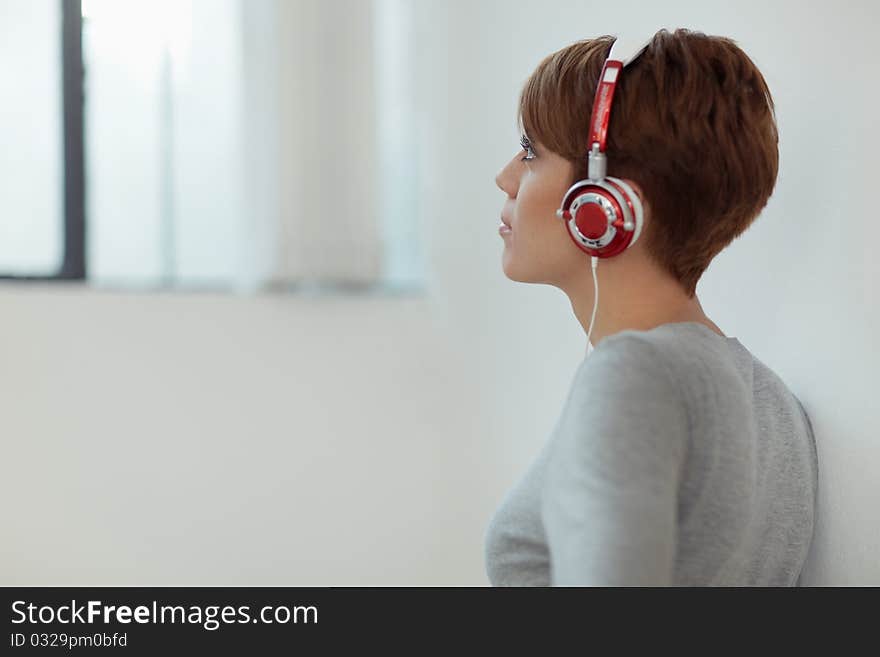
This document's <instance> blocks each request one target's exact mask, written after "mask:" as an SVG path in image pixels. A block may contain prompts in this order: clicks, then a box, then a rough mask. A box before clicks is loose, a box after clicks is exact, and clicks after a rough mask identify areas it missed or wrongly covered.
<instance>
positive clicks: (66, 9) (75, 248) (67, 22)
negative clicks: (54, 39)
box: [0, 0, 86, 281]
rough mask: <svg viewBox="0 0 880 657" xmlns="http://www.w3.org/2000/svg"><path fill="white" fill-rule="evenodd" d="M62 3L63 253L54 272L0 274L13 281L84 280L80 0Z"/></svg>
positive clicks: (83, 173)
mask: <svg viewBox="0 0 880 657" xmlns="http://www.w3.org/2000/svg"><path fill="white" fill-rule="evenodd" d="M59 1H60V3H61V60H62V61H61V70H62V111H63V122H64V123H63V131H62V132H63V140H64V255H63V259H62V261H61V266H60V268H59V270H58V272H57V273H56V274H51V275H43V276H26V275H17V274H0V279H4V280H16V281H47V280H74V281H75V280H85V278H86V261H85V246H86V221H85V219H86V217H85V214H86V213H85V147H84V123H83V96H84V94H83V75H84V69H83V56H82V1H81V0H59Z"/></svg>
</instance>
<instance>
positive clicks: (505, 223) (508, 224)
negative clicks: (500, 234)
mask: <svg viewBox="0 0 880 657" xmlns="http://www.w3.org/2000/svg"><path fill="white" fill-rule="evenodd" d="M501 223H502V224H504V225H505V226H507V227H508V228H510V227H511V226H510V222H509V221H508V220H507V217H505V216H504V215H503V214H502V215H501Z"/></svg>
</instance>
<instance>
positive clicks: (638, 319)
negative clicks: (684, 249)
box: [563, 256, 724, 349]
mask: <svg viewBox="0 0 880 657" xmlns="http://www.w3.org/2000/svg"><path fill="white" fill-rule="evenodd" d="M585 260H586V265H585V267H584V268H583V271H582V272H579V275H577V276H575V277H574V279H573V280H572V281H570V282H569V284H568V285H566V286H565V287H564V288H563V291H564V292H565V293H566V294H567V295H568V297H569V300H570V301H571V305H572V309H573V310H574V314H575V316H576V317H577V319H578V321H579V322H580V324H581V326H582V327H583V329H584V334H585V335H586V334H587V332H588V331H589V328H590V317H591V316H592V314H593V289H594V288H593V275H592V271H591V263H590V258H589V256H587V257H586V259H585ZM638 262H639V261H637V260H636V259H635V258H629V259H625V258H623V257H619V258H613V259H603V260H599V263H598V267H597V268H596V278H597V280H598V282H599V307H598V308H597V309H596V319H595V322H594V323H593V331H592V333H590V343H591V344H592V346H593V348H595V347H596V346H597V345H598V344H599V342H601V341H602V340H603V339H604V338H607V337H608V336H611V335H614V334H615V333H617V332H619V331H623V330H626V329H635V330H639V331H647V330H650V329H652V328H655V327H657V326H660V325H662V324H669V323H677V322H698V323H700V324H704V325H706V326H708V327H709V328H711V329H712V330H713V331H715V332H716V333H718V334H719V335H722V336H724V333H723V332H722V331H721V329H719V328H718V327H717V326H716V325H715V324H714V322H712V321H711V320H710V319H709V318H708V317H707V316H706V314H705V313H704V312H703V308H702V306H701V305H700V301H699V299H698V298H697V297H696V295H694V296H693V297H689V296H687V294H686V293H685V291H684V290H683V289H682V287H681V286H680V285H679V284H678V282H677V281H676V280H675V279H673V278H672V277H670V276H668V275H664V274H663V273H661V272H660V271H659V270H658V269H657V268H656V267H654V266H650V265H647V264H644V263H643V264H638ZM588 349H589V347H588Z"/></svg>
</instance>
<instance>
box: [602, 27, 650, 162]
mask: <svg viewBox="0 0 880 657" xmlns="http://www.w3.org/2000/svg"><path fill="white" fill-rule="evenodd" d="M653 38H654V36H653V35H652V36H650V37H649V38H648V39H645V40H641V41H633V40H631V38H625V37H617V38H616V39H615V41H614V43H613V44H612V46H611V50H610V51H609V52H608V58H607V59H606V60H605V65H604V66H603V67H602V74H601V75H600V76H599V86H598V87H596V96H595V98H594V99H593V114H592V116H591V117H590V143H589V145H588V150H589V153H590V155H589V163H588V169H589V177H590V180H602V179H603V178H604V177H605V140H606V138H607V136H608V121H609V119H610V118H611V102H612V101H613V100H614V90H615V89H616V88H617V81H618V79H619V78H620V71H621V70H623V67H624V66H626V65H627V64H629V63H631V62H632V61H633V60H634V59H635V58H636V57H638V56H639V55H640V54H642V51H643V50H644V49H645V48H647V47H648V44H649V43H651V41H652V40H653ZM625 39H626V40H625Z"/></svg>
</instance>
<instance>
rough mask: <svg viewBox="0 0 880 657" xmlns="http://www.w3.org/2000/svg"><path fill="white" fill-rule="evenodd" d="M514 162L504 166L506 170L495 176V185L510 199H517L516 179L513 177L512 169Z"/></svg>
mask: <svg viewBox="0 0 880 657" xmlns="http://www.w3.org/2000/svg"><path fill="white" fill-rule="evenodd" d="M512 163H513V160H511V161H510V162H508V163H507V164H506V165H504V168H503V169H501V171H499V172H498V175H496V176H495V184H496V185H498V189H500V190H501V191H502V192H504V193H505V194H507V195H508V196H509V197H510V198H516V177H515V176H513V175H511V172H510V167H511V165H512Z"/></svg>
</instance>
